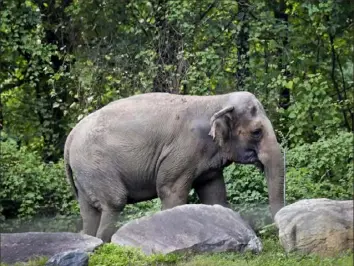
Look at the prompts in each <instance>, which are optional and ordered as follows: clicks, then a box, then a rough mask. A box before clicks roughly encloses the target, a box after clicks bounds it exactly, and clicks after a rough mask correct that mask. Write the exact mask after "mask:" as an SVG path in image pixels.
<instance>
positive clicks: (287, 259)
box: [0, 238, 354, 266]
mask: <svg viewBox="0 0 354 266" xmlns="http://www.w3.org/2000/svg"><path fill="white" fill-rule="evenodd" d="M353 259H354V258H353V252H350V251H348V252H346V253H343V254H340V255H338V256H336V257H331V258H323V257H320V256H317V255H301V254H298V253H289V254H286V253H285V252H284V249H283V248H282V247H281V246H280V244H279V242H278V240H277V239H275V238H269V239H265V240H263V251H262V252H261V253H260V254H258V255H257V254H252V253H251V252H245V253H243V254H240V253H236V252H219V253H205V254H197V255H191V254H188V255H186V254H184V255H182V254H169V255H162V254H154V255H150V256H146V255H145V254H144V253H143V252H142V251H141V250H140V249H137V248H131V247H122V246H117V245H115V244H112V243H110V244H104V245H102V246H101V247H100V248H98V249H97V250H96V251H95V253H93V254H91V255H90V260H89V266H168V265H177V266H243V265H244V266H289V265H291V266H353ZM46 261H47V258H44V257H40V258H35V259H33V260H31V261H30V262H28V263H26V264H25V263H17V264H14V266H21V265H26V266H44V265H45V263H46ZM0 266H8V265H7V264H4V263H0Z"/></svg>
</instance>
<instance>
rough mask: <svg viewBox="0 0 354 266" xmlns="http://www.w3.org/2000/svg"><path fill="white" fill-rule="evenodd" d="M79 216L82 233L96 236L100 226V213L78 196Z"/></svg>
mask: <svg viewBox="0 0 354 266" xmlns="http://www.w3.org/2000/svg"><path fill="white" fill-rule="evenodd" d="M79 204H80V214H81V217H82V222H83V230H82V231H83V233H84V234H87V235H91V236H96V233H97V229H98V226H99V224H100V219H101V212H100V211H99V210H97V209H96V208H95V207H93V206H92V205H91V204H90V203H89V202H88V201H87V200H86V199H84V198H83V197H80V196H79Z"/></svg>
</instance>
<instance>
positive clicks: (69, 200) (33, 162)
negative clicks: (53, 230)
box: [0, 139, 77, 220]
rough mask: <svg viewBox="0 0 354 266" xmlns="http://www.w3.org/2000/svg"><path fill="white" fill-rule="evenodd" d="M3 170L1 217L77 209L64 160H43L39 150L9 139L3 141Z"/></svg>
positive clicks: (0, 197)
mask: <svg viewBox="0 0 354 266" xmlns="http://www.w3.org/2000/svg"><path fill="white" fill-rule="evenodd" d="M0 171H1V173H2V175H1V180H0V186H1V191H0V200H1V203H2V204H1V206H0V208H1V209H0V217H3V218H4V216H8V217H14V216H15V217H16V216H17V217H20V218H21V217H31V216H33V215H35V214H46V215H50V214H56V213H63V214H64V213H65V214H71V213H73V212H75V210H76V208H77V204H76V203H75V201H73V196H72V191H71V188H70V187H69V186H68V184H67V182H66V179H65V175H64V167H63V163H62V161H60V162H58V163H56V164H54V163H48V164H44V163H43V162H42V161H41V158H40V156H39V155H38V154H37V153H36V152H30V151H28V149H27V148H26V147H25V146H22V147H21V148H19V147H18V146H17V144H16V142H15V141H14V140H12V139H9V140H7V141H4V142H3V143H2V145H1V164H0ZM0 220H1V219H0Z"/></svg>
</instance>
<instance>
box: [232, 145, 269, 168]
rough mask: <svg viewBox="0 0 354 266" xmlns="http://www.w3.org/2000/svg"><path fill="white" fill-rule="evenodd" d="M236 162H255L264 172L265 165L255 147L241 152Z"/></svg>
mask: <svg viewBox="0 0 354 266" xmlns="http://www.w3.org/2000/svg"><path fill="white" fill-rule="evenodd" d="M236 163H241V164H253V165H255V166H256V167H257V168H258V169H260V170H261V171H262V172H263V171H264V165H263V164H262V162H261V161H260V160H259V158H258V156H257V152H256V151H255V150H253V149H247V150H245V151H244V152H243V153H241V154H239V156H238V158H237V161H236Z"/></svg>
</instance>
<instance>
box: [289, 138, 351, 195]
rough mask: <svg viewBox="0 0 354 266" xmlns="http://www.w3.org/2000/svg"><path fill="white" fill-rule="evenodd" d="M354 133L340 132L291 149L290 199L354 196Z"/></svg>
mask: <svg viewBox="0 0 354 266" xmlns="http://www.w3.org/2000/svg"><path fill="white" fill-rule="evenodd" d="M353 158H354V157H353V135H352V133H350V132H339V133H338V134H337V135H336V136H334V137H333V138H330V139H324V138H321V139H320V140H319V141H317V142H315V143H313V144H304V145H301V146H297V147H295V148H293V149H292V150H290V151H289V154H288V157H287V159H288V163H287V164H288V167H287V200H288V201H289V202H294V201H296V200H298V199H302V198H320V197H327V198H331V199H351V198H352V195H353V181H354V165H353Z"/></svg>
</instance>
